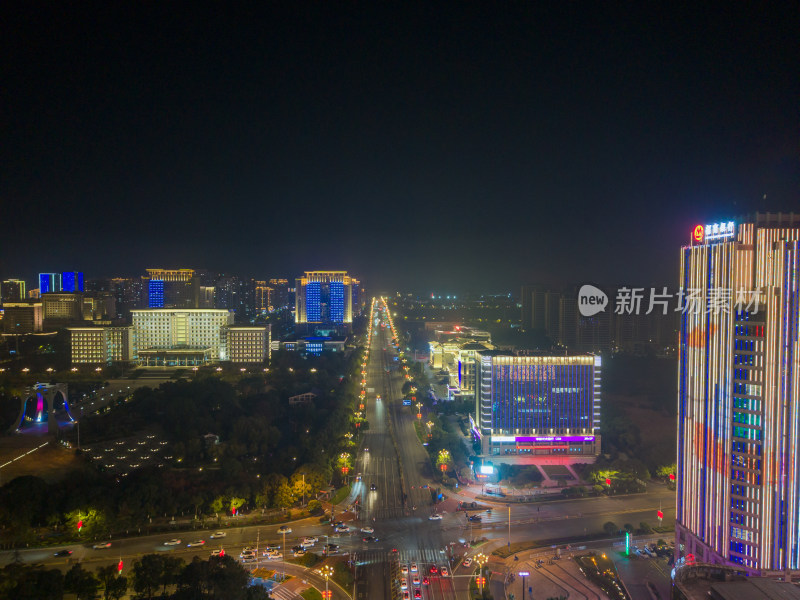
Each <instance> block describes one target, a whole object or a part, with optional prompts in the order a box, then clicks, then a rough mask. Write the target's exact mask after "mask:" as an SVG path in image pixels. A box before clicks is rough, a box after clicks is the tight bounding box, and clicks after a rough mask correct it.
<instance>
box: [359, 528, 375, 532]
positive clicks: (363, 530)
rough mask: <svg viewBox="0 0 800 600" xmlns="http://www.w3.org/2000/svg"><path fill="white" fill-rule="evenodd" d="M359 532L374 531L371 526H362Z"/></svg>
mask: <svg viewBox="0 0 800 600" xmlns="http://www.w3.org/2000/svg"><path fill="white" fill-rule="evenodd" d="M361 533H375V530H374V529H373V528H372V527H362V528H361Z"/></svg>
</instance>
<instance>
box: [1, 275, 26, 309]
mask: <svg viewBox="0 0 800 600" xmlns="http://www.w3.org/2000/svg"><path fill="white" fill-rule="evenodd" d="M25 298H26V295H25V282H24V281H22V280H21V279H6V280H5V281H3V282H2V283H0V304H2V303H5V302H21V301H22V300H25Z"/></svg>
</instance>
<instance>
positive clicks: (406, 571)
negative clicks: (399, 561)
mask: <svg viewBox="0 0 800 600" xmlns="http://www.w3.org/2000/svg"><path fill="white" fill-rule="evenodd" d="M400 572H401V573H402V574H403V575H408V565H403V566H402V567H400Z"/></svg>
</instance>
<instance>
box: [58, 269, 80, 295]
mask: <svg viewBox="0 0 800 600" xmlns="http://www.w3.org/2000/svg"><path fill="white" fill-rule="evenodd" d="M61 291H62V292H82V291H83V273H81V272H80V271H65V272H63V273H61Z"/></svg>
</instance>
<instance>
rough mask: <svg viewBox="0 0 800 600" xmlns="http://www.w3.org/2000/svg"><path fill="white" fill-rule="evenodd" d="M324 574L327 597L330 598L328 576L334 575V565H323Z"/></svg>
mask: <svg viewBox="0 0 800 600" xmlns="http://www.w3.org/2000/svg"><path fill="white" fill-rule="evenodd" d="M322 576H323V577H324V578H325V598H330V596H331V593H330V592H329V591H328V578H329V577H333V567H332V566H330V565H325V566H324V567H322Z"/></svg>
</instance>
